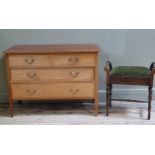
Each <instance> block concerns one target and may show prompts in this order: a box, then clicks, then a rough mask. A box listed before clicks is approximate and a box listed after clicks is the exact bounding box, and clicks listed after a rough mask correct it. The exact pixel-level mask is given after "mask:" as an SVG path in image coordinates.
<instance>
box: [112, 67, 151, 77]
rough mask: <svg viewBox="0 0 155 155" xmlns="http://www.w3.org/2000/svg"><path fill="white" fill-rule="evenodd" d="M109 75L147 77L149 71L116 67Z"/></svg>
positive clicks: (141, 68)
mask: <svg viewBox="0 0 155 155" xmlns="http://www.w3.org/2000/svg"><path fill="white" fill-rule="evenodd" d="M110 74H111V76H123V77H149V74H150V70H149V68H147V67H141V66H117V67H114V68H113V69H112V70H111V72H110Z"/></svg>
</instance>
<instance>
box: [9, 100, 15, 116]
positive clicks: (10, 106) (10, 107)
mask: <svg viewBox="0 0 155 155" xmlns="http://www.w3.org/2000/svg"><path fill="white" fill-rule="evenodd" d="M9 110H10V116H11V117H13V114H14V108H13V100H11V99H10V101H9Z"/></svg>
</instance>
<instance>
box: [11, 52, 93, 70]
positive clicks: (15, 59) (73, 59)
mask: <svg viewBox="0 0 155 155" xmlns="http://www.w3.org/2000/svg"><path fill="white" fill-rule="evenodd" d="M94 65H95V55H94V54H52V55H10V56H9V66H10V67H44V66H47V67H50V66H63V67H67V66H69V67H72V66H94Z"/></svg>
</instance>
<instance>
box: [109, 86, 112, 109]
mask: <svg viewBox="0 0 155 155" xmlns="http://www.w3.org/2000/svg"><path fill="white" fill-rule="evenodd" d="M111 96H112V85H110V94H109V107H111V106H112V104H111Z"/></svg>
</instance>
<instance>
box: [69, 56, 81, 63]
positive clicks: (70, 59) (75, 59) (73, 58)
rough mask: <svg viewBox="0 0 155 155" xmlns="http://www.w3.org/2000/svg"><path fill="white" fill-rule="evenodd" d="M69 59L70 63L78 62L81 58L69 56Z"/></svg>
mask: <svg viewBox="0 0 155 155" xmlns="http://www.w3.org/2000/svg"><path fill="white" fill-rule="evenodd" d="M68 61H69V62H70V63H76V62H78V61H79V58H78V57H69V58H68Z"/></svg>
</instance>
